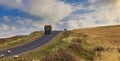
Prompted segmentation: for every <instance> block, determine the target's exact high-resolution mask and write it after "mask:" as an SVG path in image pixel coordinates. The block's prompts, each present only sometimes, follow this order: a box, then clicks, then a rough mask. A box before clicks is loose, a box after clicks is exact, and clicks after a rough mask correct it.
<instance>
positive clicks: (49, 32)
mask: <svg viewBox="0 0 120 61" xmlns="http://www.w3.org/2000/svg"><path fill="white" fill-rule="evenodd" d="M51 32H52V26H51V25H45V26H44V33H45V35H47V34H51Z"/></svg>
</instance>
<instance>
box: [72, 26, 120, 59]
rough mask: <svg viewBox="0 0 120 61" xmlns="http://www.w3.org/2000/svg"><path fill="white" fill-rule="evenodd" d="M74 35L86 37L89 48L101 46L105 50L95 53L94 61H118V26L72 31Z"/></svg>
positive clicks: (119, 37) (119, 42) (119, 34)
mask: <svg viewBox="0 0 120 61" xmlns="http://www.w3.org/2000/svg"><path fill="white" fill-rule="evenodd" d="M74 32H76V33H83V34H86V35H88V37H87V39H86V40H87V43H88V44H89V46H90V48H92V49H94V48H95V47H97V46H102V47H103V48H104V49H105V50H104V51H102V52H100V53H99V52H96V53H95V54H96V56H94V61H120V54H119V47H120V26H119V25H118V26H107V27H98V28H90V29H89V28H86V29H79V30H74Z"/></svg>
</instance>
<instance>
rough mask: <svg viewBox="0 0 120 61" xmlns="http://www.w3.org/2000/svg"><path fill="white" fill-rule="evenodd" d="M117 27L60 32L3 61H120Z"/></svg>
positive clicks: (119, 35)
mask: <svg viewBox="0 0 120 61" xmlns="http://www.w3.org/2000/svg"><path fill="white" fill-rule="evenodd" d="M119 31H120V26H119V25H118V26H106V27H95V28H85V29H75V30H71V31H64V32H61V33H60V34H59V35H57V36H56V38H54V39H53V40H52V41H50V42H49V43H47V44H46V45H44V46H42V47H40V48H38V49H35V50H33V51H29V52H28V53H25V54H21V55H20V57H19V58H18V59H14V58H13V57H9V58H7V59H2V60H3V61H12V60H14V61H120V33H119Z"/></svg>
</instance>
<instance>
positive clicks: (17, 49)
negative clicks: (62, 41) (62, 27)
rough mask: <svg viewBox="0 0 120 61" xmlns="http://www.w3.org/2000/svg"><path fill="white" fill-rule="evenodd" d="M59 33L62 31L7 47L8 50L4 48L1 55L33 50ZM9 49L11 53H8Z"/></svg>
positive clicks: (6, 55)
mask: <svg viewBox="0 0 120 61" xmlns="http://www.w3.org/2000/svg"><path fill="white" fill-rule="evenodd" d="M58 33H60V31H53V32H52V33H51V34H49V35H43V36H41V37H40V38H38V39H37V40H34V41H32V42H30V43H28V44H25V45H22V46H18V47H14V48H10V49H6V50H2V51H0V55H1V54H4V55H5V57H8V56H14V55H18V54H20V53H24V52H27V51H30V50H33V49H35V48H38V47H40V46H42V45H44V44H46V43H47V42H49V41H50V40H52V39H53V38H54V37H55V36H56V35H57V34H58ZM7 50H10V51H11V53H10V54H8V53H7Z"/></svg>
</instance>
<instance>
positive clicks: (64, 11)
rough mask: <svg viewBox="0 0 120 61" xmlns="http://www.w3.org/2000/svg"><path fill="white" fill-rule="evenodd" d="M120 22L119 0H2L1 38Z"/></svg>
mask: <svg viewBox="0 0 120 61" xmlns="http://www.w3.org/2000/svg"><path fill="white" fill-rule="evenodd" d="M118 24H120V0H0V38H5V37H11V36H15V35H27V34H30V33H31V32H34V31H39V30H43V27H44V25H52V26H53V29H54V30H63V29H64V28H67V29H77V28H88V27H96V26H106V25H118Z"/></svg>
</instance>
